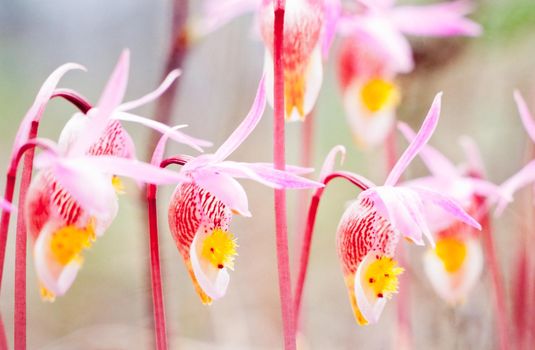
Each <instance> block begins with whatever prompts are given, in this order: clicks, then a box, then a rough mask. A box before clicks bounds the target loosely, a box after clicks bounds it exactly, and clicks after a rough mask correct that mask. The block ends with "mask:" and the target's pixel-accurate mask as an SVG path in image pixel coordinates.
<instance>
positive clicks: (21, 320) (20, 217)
mask: <svg viewBox="0 0 535 350" xmlns="http://www.w3.org/2000/svg"><path fill="white" fill-rule="evenodd" d="M38 129H39V122H37V121H33V122H32V125H31V129H30V133H29V136H28V139H30V140H31V139H34V138H35V137H36V136H37V131H38ZM34 154H35V146H34V147H31V148H29V149H28V152H26V154H25V155H24V163H23V166H22V174H21V177H20V188H19V205H18V213H17V236H16V242H15V311H14V312H15V315H14V342H15V343H14V344H15V346H14V348H15V350H25V349H26V246H27V238H28V237H27V235H26V223H25V221H24V220H25V217H24V210H25V208H24V204H25V200H26V192H27V191H28V187H29V186H30V182H31V181H32V168H33V157H34Z"/></svg>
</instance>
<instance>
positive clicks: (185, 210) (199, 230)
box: [152, 79, 322, 304]
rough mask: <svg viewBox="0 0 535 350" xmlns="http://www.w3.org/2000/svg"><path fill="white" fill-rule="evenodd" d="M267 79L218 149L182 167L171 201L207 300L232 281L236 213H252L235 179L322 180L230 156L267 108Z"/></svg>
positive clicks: (184, 251)
mask: <svg viewBox="0 0 535 350" xmlns="http://www.w3.org/2000/svg"><path fill="white" fill-rule="evenodd" d="M265 102H266V99H265V86H264V79H262V80H261V81H260V86H259V88H258V92H257V95H256V98H255V101H254V103H253V106H252V108H251V110H250V111H249V113H248V115H247V116H246V117H245V119H244V120H243V121H242V123H241V124H240V125H239V126H238V128H237V129H236V130H234V132H233V133H232V134H231V135H230V137H229V138H228V139H227V140H226V141H225V142H224V143H223V144H222V145H221V146H220V147H219V149H218V150H217V151H216V152H215V153H213V154H205V155H201V156H198V157H196V158H192V159H191V160H189V161H187V163H186V164H185V165H184V166H183V167H182V169H181V171H180V174H181V176H182V178H183V179H184V180H182V181H180V182H179V184H178V186H177V187H176V189H175V191H174V193H173V195H172V199H171V202H170V204H169V211H168V215H169V227H170V229H171V233H172V234H173V238H174V239H175V242H176V245H177V248H178V250H179V252H180V254H181V255H182V257H183V259H184V262H185V264H186V266H187V269H188V271H189V274H190V276H191V279H192V281H193V284H194V286H195V289H196V291H197V293H198V294H199V296H200V298H201V300H202V302H203V303H204V304H210V303H211V302H212V300H215V299H219V298H221V297H222V296H223V295H224V294H225V292H226V290H227V286H228V283H229V278H230V277H229V273H228V271H227V269H231V270H232V269H233V268H234V257H235V255H236V249H237V244H236V239H235V237H234V235H233V234H231V233H230V232H229V231H228V229H229V224H230V221H231V219H232V215H233V214H239V215H243V216H251V213H250V212H249V208H248V199H247V194H246V193H245V190H244V189H243V187H242V186H241V185H240V184H239V183H238V181H236V179H235V178H248V179H251V180H254V181H257V182H259V183H261V184H264V185H266V186H270V187H273V188H294V189H301V188H315V187H321V186H322V185H321V184H319V183H317V182H314V181H311V180H308V179H305V178H302V177H300V176H298V174H299V173H305V172H308V171H309V169H303V168H298V167H288V168H287V170H286V171H281V170H276V169H274V168H273V166H272V165H271V164H266V163H242V162H234V161H228V160H226V158H228V157H229V156H230V155H231V154H232V152H234V150H236V148H238V147H239V145H240V144H241V143H242V142H243V141H244V140H245V139H246V138H247V137H248V136H249V134H250V133H251V132H252V131H253V129H254V128H255V127H256V125H257V124H258V122H259V121H260V118H261V116H262V114H263V112H264V109H265ZM165 141H166V135H164V137H162V139H161V141H160V143H159V144H158V146H157V148H156V150H155V153H154V156H153V160H152V163H153V164H154V165H155V164H160V163H161V160H162V155H163V148H164V145H165Z"/></svg>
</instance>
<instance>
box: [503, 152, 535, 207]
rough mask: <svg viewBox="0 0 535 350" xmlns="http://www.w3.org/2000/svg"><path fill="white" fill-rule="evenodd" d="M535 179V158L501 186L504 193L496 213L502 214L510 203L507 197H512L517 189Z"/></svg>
mask: <svg viewBox="0 0 535 350" xmlns="http://www.w3.org/2000/svg"><path fill="white" fill-rule="evenodd" d="M533 181H535V160H532V161H531V162H529V163H528V164H526V165H525V166H524V167H523V168H522V169H520V170H519V171H518V172H517V173H516V174H514V175H513V176H511V177H510V178H509V179H507V180H506V181H505V182H504V183H503V184H502V185H501V186H500V187H501V188H502V194H503V195H502V199H501V200H500V201H499V203H498V205H497V207H496V214H497V215H500V214H501V213H502V212H503V210H504V209H505V207H506V206H507V204H508V201H507V198H511V197H512V196H513V194H514V193H515V192H516V191H518V190H519V189H520V188H522V187H524V186H526V185H527V184H529V183H531V182H533Z"/></svg>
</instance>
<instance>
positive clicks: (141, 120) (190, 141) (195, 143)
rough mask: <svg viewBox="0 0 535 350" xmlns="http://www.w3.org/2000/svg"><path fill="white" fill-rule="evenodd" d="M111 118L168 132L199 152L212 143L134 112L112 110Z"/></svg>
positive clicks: (170, 136) (170, 135)
mask: <svg viewBox="0 0 535 350" xmlns="http://www.w3.org/2000/svg"><path fill="white" fill-rule="evenodd" d="M112 118H113V119H118V120H123V121H129V122H133V123H138V124H141V125H144V126H147V127H149V128H151V129H154V130H156V131H158V132H160V133H162V134H165V133H169V138H170V139H172V140H173V141H176V142H179V143H182V144H184V145H187V146H189V147H191V148H193V149H195V150H197V151H199V152H202V151H203V149H202V148H201V147H210V146H211V145H212V143H211V142H209V141H205V140H201V139H197V138H195V137H191V136H189V135H186V134H184V133H183V132H180V131H177V130H176V129H175V130H174V131H173V130H171V127H169V126H167V125H166V124H164V123H160V122H158V121H156V120H152V119H148V118H145V117H141V116H139V115H135V114H131V113H127V112H114V113H113V115H112ZM186 126H187V125H181V126H180V127H179V128H184V127H186Z"/></svg>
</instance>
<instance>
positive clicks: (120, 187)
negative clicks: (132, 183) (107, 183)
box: [111, 175, 125, 194]
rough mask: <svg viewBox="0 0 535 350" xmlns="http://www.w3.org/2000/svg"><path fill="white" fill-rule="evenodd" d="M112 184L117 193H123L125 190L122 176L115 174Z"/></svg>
mask: <svg viewBox="0 0 535 350" xmlns="http://www.w3.org/2000/svg"><path fill="white" fill-rule="evenodd" d="M111 185H112V186H113V189H114V190H115V193H117V194H123V193H125V191H124V185H123V182H122V181H121V178H120V177H119V176H117V175H113V176H112V178H111Z"/></svg>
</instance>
